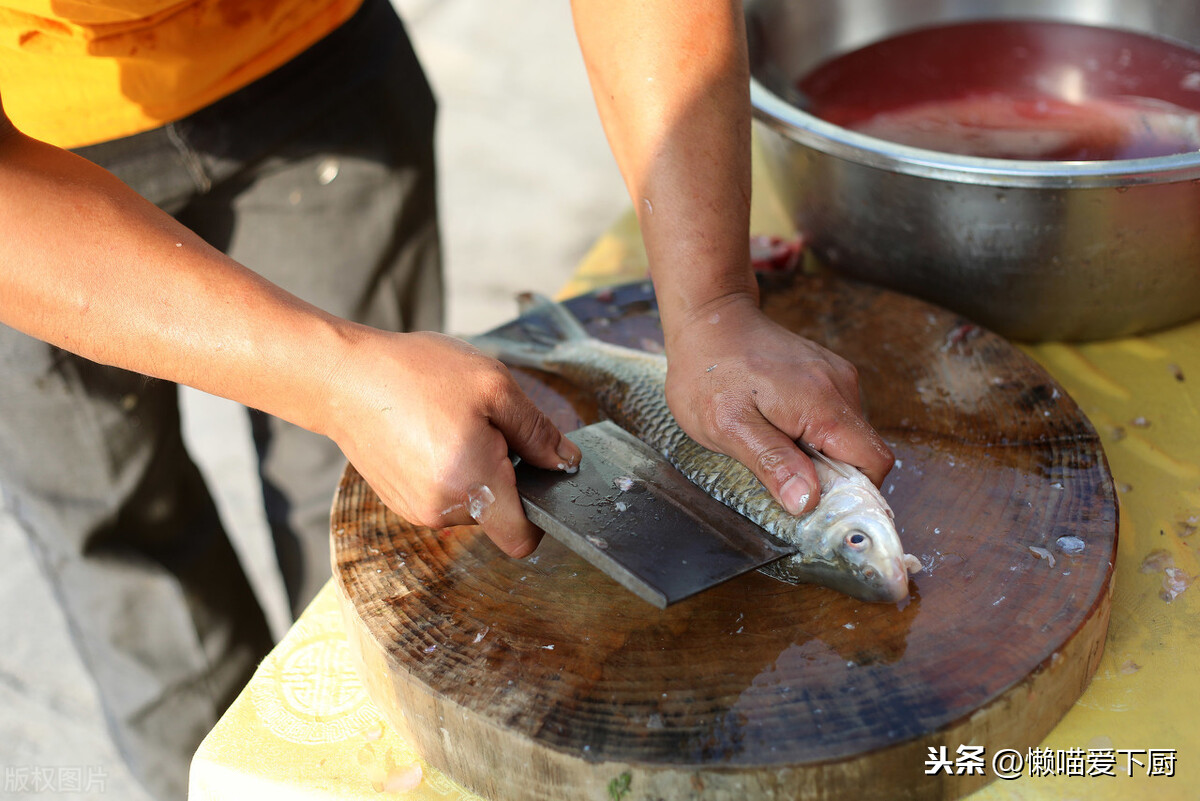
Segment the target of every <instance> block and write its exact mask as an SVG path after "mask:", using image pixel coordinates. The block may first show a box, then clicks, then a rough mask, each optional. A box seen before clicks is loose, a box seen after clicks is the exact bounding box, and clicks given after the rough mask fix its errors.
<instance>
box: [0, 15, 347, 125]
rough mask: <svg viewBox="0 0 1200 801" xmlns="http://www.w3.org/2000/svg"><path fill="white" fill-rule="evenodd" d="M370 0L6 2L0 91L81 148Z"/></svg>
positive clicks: (232, 78) (166, 109) (18, 116)
mask: <svg viewBox="0 0 1200 801" xmlns="http://www.w3.org/2000/svg"><path fill="white" fill-rule="evenodd" d="M361 2H362V0H0V97H2V98H3V102H4V110H5V111H6V112H7V113H8V116H9V117H10V118H11V119H12V121H13V123H14V124H15V125H16V126H17V128H19V129H20V130H21V131H23V132H25V133H27V134H29V135H30V136H33V137H36V138H38V139H42V140H43V141H46V142H51V143H53V144H56V145H60V146H62V147H80V146H82V145H89V144H95V143H96V142H102V141H106V140H109V139H116V138H118V137H121V136H128V135H129V134H134V133H138V132H140V131H145V130H149V129H151V128H156V127H158V126H160V125H163V124H165V123H168V122H171V121H173V120H177V119H179V118H180V117H184V116H186V115H188V114H190V113H192V112H193V111H196V110H198V109H201V108H203V107H204V106H207V105H209V104H210V103H213V102H214V101H216V100H219V99H221V98H222V97H225V96H226V95H228V94H230V93H232V92H234V91H236V90H237V89H240V88H241V87H243V86H245V85H246V84H248V83H250V82H252V81H254V80H255V79H256V78H261V77H262V76H263V75H266V74H267V73H268V72H270V71H271V70H273V69H275V68H276V67H278V66H280V65H282V64H284V63H286V62H287V61H289V60H290V59H291V58H292V57H293V56H295V55H297V54H298V53H300V52H302V51H303V50H305V49H306V48H308V47H309V46H310V45H311V44H313V43H314V42H316V41H317V40H318V39H320V38H322V37H323V36H325V35H326V34H327V33H329V32H330V31H332V30H333V29H334V28H336V27H337V26H339V25H341V24H342V23H343V22H345V21H346V20H347V19H349V18H350V16H351V15H352V14H353V13H354V12H355V11H356V10H357V9H358V6H359V5H360V4H361Z"/></svg>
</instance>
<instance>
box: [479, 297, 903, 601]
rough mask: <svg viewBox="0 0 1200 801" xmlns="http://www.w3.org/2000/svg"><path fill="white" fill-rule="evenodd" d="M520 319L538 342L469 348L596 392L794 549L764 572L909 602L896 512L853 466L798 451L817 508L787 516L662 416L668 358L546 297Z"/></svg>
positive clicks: (486, 342)
mask: <svg viewBox="0 0 1200 801" xmlns="http://www.w3.org/2000/svg"><path fill="white" fill-rule="evenodd" d="M522 311H523V315H522V318H521V319H522V320H523V321H528V325H527V326H526V331H527V333H530V334H531V335H533V337H534V341H532V342H523V341H522V342H518V341H516V340H513V339H508V338H505V337H502V336H499V335H495V334H485V335H482V336H479V337H475V338H474V339H472V342H474V344H475V345H476V346H477V347H479V348H480V349H482V350H484V351H486V352H489V353H491V354H492V355H494V356H496V357H498V358H500V359H502V360H503V361H505V362H508V363H509V364H513V365H519V366H526V367H533V368H535V369H539V370H544V371H546V372H551V373H556V374H558V375H561V376H562V377H563V378H565V379H567V380H568V381H570V382H572V383H574V384H576V385H577V386H579V387H580V388H581V389H584V390H585V391H587V392H590V393H592V394H594V395H595V397H596V399H597V401H598V403H599V405H600V408H601V409H603V410H604V412H605V413H606V414H608V416H609V417H610V418H612V420H613V421H614V422H615V423H617V424H618V425H620V426H621V427H622V428H624V429H625V430H627V431H629V432H630V433H631V434H633V435H634V436H636V437H638V438H639V439H641V440H642V441H643V442H645V443H646V444H648V445H650V446H651V447H652V448H654V449H655V450H657V451H659V452H660V453H662V455H663V456H664V457H665V458H666V459H667V461H669V462H670V463H671V464H672V465H674V466H675V467H676V468H677V469H678V470H679V471H680V472H681V473H683V474H684V475H685V476H687V477H688V479H689V480H691V481H692V482H693V483H694V484H696V485H698V486H699V487H700V488H701V489H703V490H704V491H705V492H707V493H708V494H709V495H711V496H712V497H714V498H716V499H717V500H719V501H721V502H722V503H724V504H725V505H726V506H729V507H731V508H733V509H734V510H736V511H737V512H739V513H741V514H742V515H744V516H746V517H748V518H749V519H751V520H753V521H754V522H755V523H757V524H758V525H760V526H762V527H763V528H764V529H766V530H767V531H768V532H770V533H772V534H774V535H775V536H777V537H779V538H780V539H783V540H786V541H788V542H790V543H793V544H795V545H797V546H798V547H799V551H798V552H797V553H796V554H794V555H792V556H790V557H785V558H784V559H780V560H778V561H775V562H772V563H771V564H769V565H767V566H766V567H763V568H761V570H762V572H764V573H766V574H767V575H770V576H773V577H775V578H777V579H780V580H782V581H786V582H788V583H791V584H798V583H814V584H821V585H824V586H827V587H832V588H834V589H836V590H840V591H841V592H844V593H847V594H848V595H852V596H854V597H856V598H861V599H862V600H866V601H892V602H896V601H902V600H904V599H905V598H907V597H908V572H907V570H906V568H905V565H906V562H905V558H904V549H903V548H902V547H901V545H900V538H899V536H898V535H897V534H896V527H895V524H894V523H893V516H892V511H891V509H890V508H889V507H888V505H887V502H886V501H885V500H884V499H883V496H882V495H881V494H880V493H879V490H877V489H876V488H875V486H874V485H873V484H872V483H871V482H870V480H868V479H867V477H866V476H864V475H863V474H862V473H861V472H859V471H858V470H857V469H856V468H854V467H851V466H850V465H848V464H846V463H844V462H840V461H838V460H836V459H831V458H829V457H828V456H825V455H824V454H822V453H819V452H817V451H814V450H812V449H811V448H808V447H807V446H802V447H804V448H805V451H806V453H807V454H808V455H809V456H810V457H811V458H812V460H813V464H814V465H815V467H816V469H817V476H818V478H819V479H820V481H821V500H820V501H819V503H818V504H817V507H816V508H815V509H814V510H813V511H811V512H809V513H808V514H806V515H803V516H799V517H798V516H795V515H792V514H789V513H788V512H787V511H786V510H785V509H784V508H783V507H782V506H781V505H780V504H779V503H778V502H777V501H776V500H775V499H774V498H773V497H772V496H771V493H770V492H769V491H768V490H767V488H766V487H764V486H763V485H762V483H761V482H760V481H759V480H758V479H757V478H756V477H755V475H754V474H753V473H752V472H751V471H750V470H749V469H748V468H746V467H745V466H743V465H742V464H741V463H740V462H738V461H737V460H736V459H733V458H731V457H728V456H725V455H723V454H719V453H715V452H713V451H710V450H708V449H707V448H705V447H703V446H702V445H700V444H699V443H697V442H696V441H695V440H693V439H692V438H691V437H689V436H688V435H687V434H685V433H684V432H683V429H681V428H680V427H679V424H678V423H677V422H676V421H675V418H674V416H673V415H672V414H671V412H670V410H669V409H668V408H667V401H666V376H667V360H666V357H665V356H663V355H662V354H655V353H647V352H644V351H640V350H634V349H632V348H625V347H621V346H619V345H612V344H609V343H606V342H601V341H599V340H597V339H595V338H593V337H592V336H590V335H589V334H588V333H587V331H586V330H585V329H584V328H583V326H582V325H581V324H580V323H579V321H578V320H577V319H575V317H574V316H573V315H572V314H571V313H570V312H569V311H567V309H566V308H565V307H563V306H561V305H560V304H557V303H554V302H553V301H550V300H548V299H545V298H537V299H536V300H535V302H534V303H532V304H525V305H524V306H523V309H522ZM546 326H549V332H547V330H546ZM585 458H586V457H585Z"/></svg>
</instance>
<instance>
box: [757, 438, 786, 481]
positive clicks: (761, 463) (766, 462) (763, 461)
mask: <svg viewBox="0 0 1200 801" xmlns="http://www.w3.org/2000/svg"><path fill="white" fill-rule="evenodd" d="M793 450H794V449H792V448H788V447H787V446H784V445H777V446H774V447H767V448H764V449H762V450H760V451H759V452H758V453H756V454H755V458H754V464H755V470H754V472H755V473H756V474H758V475H759V476H767V477H770V478H771V479H772V480H774V481H778V480H780V478H782V476H780V472H781V471H783V470H785V468H786V467H787V466H788V465H789V464H790V463H791V462H792V460H793V456H794V454H793Z"/></svg>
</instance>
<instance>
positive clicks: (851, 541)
mask: <svg viewBox="0 0 1200 801" xmlns="http://www.w3.org/2000/svg"><path fill="white" fill-rule="evenodd" d="M845 543H846V547H848V548H853V549H854V550H856V551H861V550H864V549H865V548H866V547H867V546H868V545H870V544H871V538H870V537H868V536H867V535H866V534H864V533H862V532H861V531H851V532H850V533H849V534H847V535H846V539H845Z"/></svg>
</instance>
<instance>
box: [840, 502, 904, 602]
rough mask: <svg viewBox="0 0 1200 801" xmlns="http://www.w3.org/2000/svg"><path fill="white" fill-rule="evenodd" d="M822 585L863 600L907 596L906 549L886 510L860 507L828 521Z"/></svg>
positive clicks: (891, 599) (886, 599) (899, 599)
mask: <svg viewBox="0 0 1200 801" xmlns="http://www.w3.org/2000/svg"><path fill="white" fill-rule="evenodd" d="M821 550H822V552H823V553H822V557H823V558H822V559H821V563H822V564H821V567H820V569H819V572H820V574H821V576H820V580H821V583H823V584H825V585H827V586H830V587H832V588H833V589H836V590H839V591H841V592H844V593H846V594H847V595H852V596H854V597H855V598H860V599H862V600H864V601H885V602H889V601H890V602H892V603H898V602H900V601H903V600H904V599H905V598H907V597H908V570H907V569H906V568H905V564H904V548H903V547H902V546H901V545H900V537H899V535H898V534H897V533H896V526H895V524H894V523H893V522H892V519H891V516H890V515H888V514H887V513H886V511H885V510H884V509H879V508H875V507H868V508H858V509H855V510H853V511H850V512H849V513H846V514H842V515H838V516H837V517H836V518H835V519H833V520H831V521H829V525H828V526H827V528H826V529H825V532H824V536H823V537H822V548H821Z"/></svg>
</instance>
